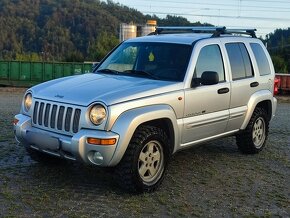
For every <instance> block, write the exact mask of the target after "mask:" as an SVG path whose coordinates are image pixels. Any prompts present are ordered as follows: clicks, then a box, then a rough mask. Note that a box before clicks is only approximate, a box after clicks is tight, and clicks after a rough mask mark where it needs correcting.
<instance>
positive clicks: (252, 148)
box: [236, 107, 269, 154]
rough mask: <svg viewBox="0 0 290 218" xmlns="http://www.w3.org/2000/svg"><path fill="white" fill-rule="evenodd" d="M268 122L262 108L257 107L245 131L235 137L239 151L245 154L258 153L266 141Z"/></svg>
mask: <svg viewBox="0 0 290 218" xmlns="http://www.w3.org/2000/svg"><path fill="white" fill-rule="evenodd" d="M268 132H269V120H268V118H267V112H266V111H265V109H264V108H260V107H257V108H256V109H255V110H254V113H253V115H252V117H251V119H250V121H249V124H248V126H247V127H246V129H245V130H243V131H241V132H240V133H239V134H238V135H237V136H236V141H237V145H238V148H239V150H240V151H241V152H242V153H245V154H255V153H258V152H260V151H261V150H262V149H263V148H264V146H265V144H266V141H267V137H268Z"/></svg>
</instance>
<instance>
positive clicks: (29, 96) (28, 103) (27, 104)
mask: <svg viewBox="0 0 290 218" xmlns="http://www.w3.org/2000/svg"><path fill="white" fill-rule="evenodd" d="M31 105H32V94H31V93H27V94H26V95H25V97H24V109H25V111H26V112H28V111H29V109H30V107H31Z"/></svg>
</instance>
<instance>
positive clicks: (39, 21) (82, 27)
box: [0, 0, 146, 61]
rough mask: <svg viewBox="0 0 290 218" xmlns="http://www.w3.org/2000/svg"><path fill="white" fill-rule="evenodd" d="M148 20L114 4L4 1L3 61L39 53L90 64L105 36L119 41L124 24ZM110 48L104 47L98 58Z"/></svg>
mask: <svg viewBox="0 0 290 218" xmlns="http://www.w3.org/2000/svg"><path fill="white" fill-rule="evenodd" d="M145 20H146V19H145V16H144V15H143V14H142V13H140V12H138V11H136V10H134V9H130V8H128V7H126V6H122V5H119V4H115V3H113V2H111V1H109V2H108V3H106V2H103V1H99V0H21V1H20V0H13V1H8V0H1V1H0V29H1V31H0V59H9V60H11V59H14V60H15V59H21V60H24V59H25V60H27V59H31V58H32V57H30V53H31V54H32V53H35V54H38V56H40V57H41V58H42V59H43V60H50V61H53V60H55V61H67V60H70V61H82V60H84V59H86V60H88V59H89V58H90V57H91V54H90V53H89V51H90V47H91V45H92V44H96V43H97V42H98V40H99V36H102V35H101V33H102V32H107V33H110V37H111V35H113V36H114V39H116V37H117V36H118V29H119V25H120V23H121V22H129V21H133V22H136V23H144V22H145ZM100 41H101V42H103V41H104V40H103V39H100ZM101 42H100V43H101ZM115 42H116V41H115V40H113V42H112V43H114V44H115ZM100 43H99V44H100ZM99 47H100V45H99ZM110 47H111V45H105V46H104V48H102V46H101V48H102V49H103V50H102V51H100V54H99V55H97V56H96V57H98V58H100V57H102V56H103V55H104V54H103V53H104V52H105V51H106V52H108V50H107V49H108V48H110Z"/></svg>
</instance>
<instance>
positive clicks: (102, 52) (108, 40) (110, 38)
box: [89, 32, 119, 61]
mask: <svg viewBox="0 0 290 218" xmlns="http://www.w3.org/2000/svg"><path fill="white" fill-rule="evenodd" d="M118 44H119V39H118V38H117V37H116V36H115V35H113V34H111V33H108V32H102V33H100V35H99V36H98V38H97V40H96V42H95V43H93V44H92V46H91V47H90V48H89V57H90V58H91V60H94V61H101V60H102V59H103V58H104V57H105V56H106V55H107V54H108V53H109V52H110V51H111V50H112V49H113V48H114V47H115V46H116V45H118Z"/></svg>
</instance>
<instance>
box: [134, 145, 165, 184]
mask: <svg viewBox="0 0 290 218" xmlns="http://www.w3.org/2000/svg"><path fill="white" fill-rule="evenodd" d="M163 162H164V158H163V149H162V146H161V145H160V143H159V142H158V141H150V142H148V143H147V144H146V145H145V146H144V147H143V149H142V150H141V152H140V155H139V160H138V172H139V175H140V177H141V178H142V180H143V181H144V182H146V183H151V182H153V181H154V180H155V179H156V178H158V177H160V176H161V174H162V171H163V169H164V164H163Z"/></svg>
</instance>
